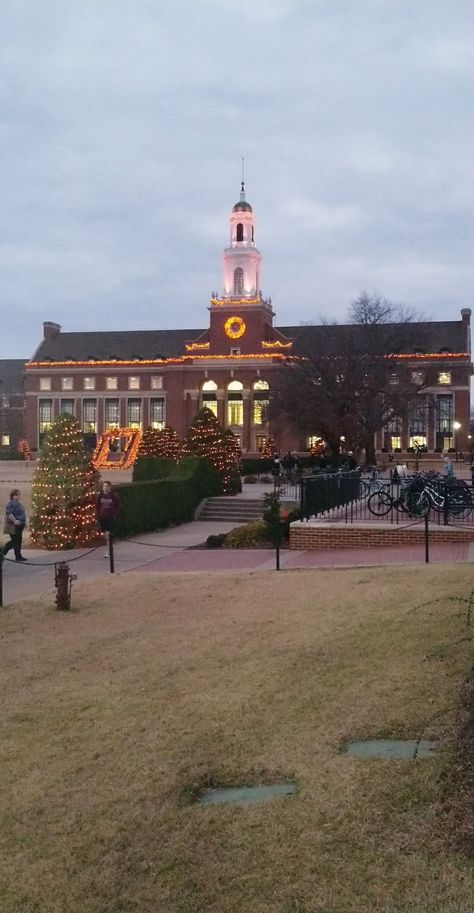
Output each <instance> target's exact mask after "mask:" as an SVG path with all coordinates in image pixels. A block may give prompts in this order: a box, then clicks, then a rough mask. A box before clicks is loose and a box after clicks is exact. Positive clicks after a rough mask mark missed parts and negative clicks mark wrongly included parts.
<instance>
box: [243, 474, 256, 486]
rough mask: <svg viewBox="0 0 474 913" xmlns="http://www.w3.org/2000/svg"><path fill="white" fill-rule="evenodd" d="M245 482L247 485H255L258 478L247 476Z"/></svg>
mask: <svg viewBox="0 0 474 913" xmlns="http://www.w3.org/2000/svg"><path fill="white" fill-rule="evenodd" d="M244 482H245V484H246V485H255V484H256V482H258V479H257V476H245V479H244Z"/></svg>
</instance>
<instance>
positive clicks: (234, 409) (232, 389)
mask: <svg viewBox="0 0 474 913" xmlns="http://www.w3.org/2000/svg"><path fill="white" fill-rule="evenodd" d="M243 389H244V387H243V384H241V383H240V381H239V380H232V381H231V382H230V384H229V385H228V387H227V424H228V425H243V424H244V399H243V394H242V391H243Z"/></svg>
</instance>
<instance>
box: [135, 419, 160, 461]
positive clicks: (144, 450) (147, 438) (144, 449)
mask: <svg viewBox="0 0 474 913" xmlns="http://www.w3.org/2000/svg"><path fill="white" fill-rule="evenodd" d="M159 434H160V432H159V431H158V429H157V428H152V427H151V426H149V427H148V428H145V430H144V432H143V435H142V439H141V441H140V446H139V448H138V453H137V460H138V459H140V457H155V456H159V455H161V454H158V435H159Z"/></svg>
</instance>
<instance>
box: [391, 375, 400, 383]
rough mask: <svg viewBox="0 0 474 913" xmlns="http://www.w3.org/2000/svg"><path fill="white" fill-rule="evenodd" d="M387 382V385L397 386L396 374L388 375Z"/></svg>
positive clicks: (397, 378) (398, 379)
mask: <svg viewBox="0 0 474 913" xmlns="http://www.w3.org/2000/svg"><path fill="white" fill-rule="evenodd" d="M388 382H389V384H393V385H395V384H398V383H399V382H400V378H399V376H398V374H390V377H389V379H388Z"/></svg>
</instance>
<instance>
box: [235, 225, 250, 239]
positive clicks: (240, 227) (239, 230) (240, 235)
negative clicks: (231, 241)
mask: <svg viewBox="0 0 474 913" xmlns="http://www.w3.org/2000/svg"><path fill="white" fill-rule="evenodd" d="M235 240H236V241H243V240H244V226H243V225H242V222H239V224H238V225H237V234H236V236H235ZM252 240H253V238H252Z"/></svg>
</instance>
